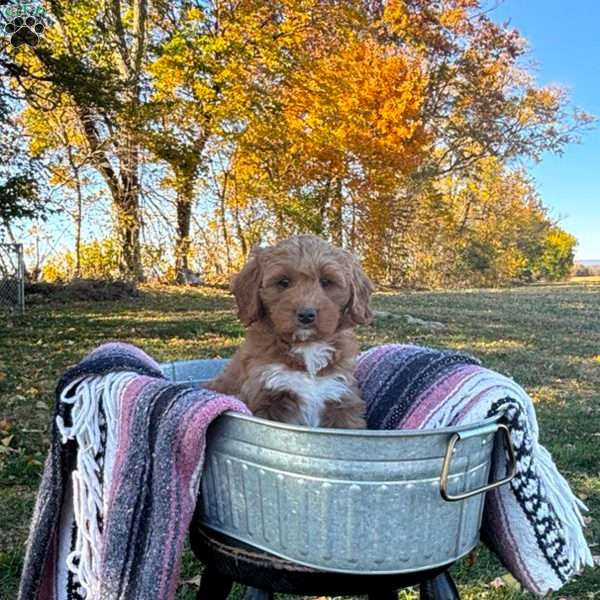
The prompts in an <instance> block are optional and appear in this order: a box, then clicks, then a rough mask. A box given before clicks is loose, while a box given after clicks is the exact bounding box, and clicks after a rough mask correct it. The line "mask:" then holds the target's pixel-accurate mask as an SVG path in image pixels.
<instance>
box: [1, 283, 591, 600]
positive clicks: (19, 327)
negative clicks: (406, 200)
mask: <svg viewBox="0 0 600 600" xmlns="http://www.w3.org/2000/svg"><path fill="white" fill-rule="evenodd" d="M375 305H376V308H377V309H379V310H382V311H388V312H392V313H397V314H399V315H403V314H406V313H410V314H411V315H413V316H416V317H420V318H421V319H425V320H435V321H441V322H442V323H444V324H445V326H446V327H445V329H443V330H435V331H432V330H428V329H424V328H421V327H418V326H415V325H408V324H407V323H406V322H405V321H403V320H401V319H398V320H396V319H388V320H385V321H381V322H378V323H375V324H374V325H373V326H370V327H364V328H362V329H361V330H360V332H359V334H360V342H361V345H362V347H363V348H369V347H371V346H373V345H376V344H381V343H386V342H396V341H403V342H412V343H418V344H426V345H434V346H444V347H450V348H456V349H460V350H465V351H468V352H471V353H473V354H475V355H477V356H478V357H480V358H481V359H482V360H483V361H484V362H485V364H486V365H488V366H490V367H491V368H494V369H497V370H499V371H502V372H503V373H507V374H509V375H511V376H512V377H514V378H515V379H516V380H517V381H518V382H520V383H521V384H522V385H523V386H524V387H525V388H526V389H527V390H528V392H529V393H530V394H531V395H532V397H533V398H534V400H535V402H536V407H537V411H538V416H539V420H540V426H541V436H542V442H543V443H544V444H546V445H547V447H548V448H549V449H550V451H551V452H552V453H553V455H554V457H555V459H556V461H557V463H558V465H559V467H560V468H561V470H562V472H563V474H564V475H565V476H566V477H567V478H568V480H569V481H570V482H571V484H572V485H573V487H574V489H575V491H576V492H577V493H578V494H579V496H580V497H582V498H584V499H585V502H586V503H587V504H588V506H589V508H590V513H589V516H588V522H589V526H588V528H587V536H588V539H589V540H590V543H591V544H592V550H593V554H595V555H600V442H599V440H600V437H599V436H600V310H599V308H600V277H598V278H579V279H578V280H576V281H575V282H572V283H570V284H562V285H536V286H531V287H521V288H514V289H508V290H483V291H475V290H473V291H471V290H470V291H462V292H458V291H453V292H434V293H420V292H419V293H410V294H379V295H377V296H376V299H375ZM0 318H2V317H0ZM242 334H243V331H242V328H241V327H240V325H239V323H238V321H237V319H236V318H235V315H234V310H233V302H232V300H231V298H230V297H228V296H225V295H224V294H223V293H222V292H217V291H214V290H209V289H198V290H185V291H182V290H180V289H177V288H163V289H152V288H146V289H145V290H144V291H143V293H142V296H141V297H140V298H137V299H131V300H128V301H119V302H118V303H110V302H104V303H86V302H79V303H75V304H72V305H58V304H49V305H39V306H35V307H29V308H28V309H27V312H26V314H25V316H24V317H23V318H18V319H17V320H15V321H14V322H6V321H4V322H3V321H0V513H1V515H2V519H0V598H2V599H7V600H8V599H12V598H14V597H15V595H16V589H17V584H18V576H19V572H20V568H21V562H22V559H23V551H24V542H25V538H26V533H27V524H28V521H29V518H30V515H31V510H32V506H33V500H34V494H35V490H36V486H37V484H38V481H39V477H40V472H41V466H42V461H43V459H44V456H45V452H46V447H47V426H48V421H49V414H50V412H49V411H50V406H51V405H52V402H53V398H52V390H53V388H54V384H55V381H56V379H57V377H58V376H59V375H60V374H61V372H62V371H63V370H64V369H65V368H66V367H67V366H69V365H70V364H73V363H74V362H76V361H77V360H78V359H80V358H81V357H82V356H83V354H84V353H85V352H87V351H89V350H90V349H92V348H93V347H94V346H96V345H98V344H99V343H101V342H103V341H106V340H109V339H116V338H117V339H124V340H127V341H129V342H132V343H134V344H137V345H139V346H140V347H142V348H143V349H144V350H146V351H147V352H149V353H150V354H152V355H153V356H154V357H156V358H157V359H158V360H159V361H166V360H173V359H185V358H197V357H204V356H217V355H218V356H229V355H231V354H232V353H233V351H234V349H235V347H236V346H237V345H238V344H239V342H240V340H241V338H242ZM198 572H199V570H198V567H197V564H196V563H195V561H194V560H193V558H192V557H191V555H190V554H189V553H188V554H186V557H185V560H184V569H183V577H182V581H183V582H186V581H187V582H188V583H182V585H181V587H180V589H179V592H178V596H177V598H178V600H192V599H193V598H194V593H195V589H196V588H195V583H194V581H193V580H192V578H194V577H195V576H196V575H197V574H198ZM454 574H455V576H456V579H457V581H458V582H459V584H460V591H461V594H462V598H464V599H466V600H479V599H485V600H487V599H489V600H501V599H502V600H516V599H525V598H532V597H531V596H529V595H527V594H524V593H522V592H520V591H518V589H515V588H514V587H513V585H512V584H511V582H510V580H500V581H498V580H497V578H498V577H501V576H503V575H504V574H505V571H504V569H503V568H502V567H501V566H500V565H499V564H498V562H497V561H496V560H495V559H494V558H493V556H491V555H490V554H489V553H488V552H487V551H486V550H485V549H484V548H480V549H479V550H478V553H477V555H476V556H475V557H472V558H471V560H469V561H467V560H465V561H463V562H462V563H461V564H459V565H458V566H457V567H456V568H455V569H454ZM494 580H496V584H495V585H494V586H491V585H490V583H491V582H493V581H494ZM497 586H499V587H497ZM238 597H239V593H238ZM416 597H417V596H416V595H415V594H414V593H412V592H405V593H403V594H402V595H401V596H400V598H404V599H409V598H410V599H414V598H416ZM552 598H554V599H556V600H557V599H558V598H569V599H577V600H593V599H598V600H600V569H596V570H595V571H593V570H587V571H586V572H585V574H584V575H583V576H582V577H581V578H579V579H578V580H577V581H575V582H574V583H572V584H571V585H569V586H568V587H566V588H565V589H564V590H562V591H561V593H560V594H555V595H554V596H552Z"/></svg>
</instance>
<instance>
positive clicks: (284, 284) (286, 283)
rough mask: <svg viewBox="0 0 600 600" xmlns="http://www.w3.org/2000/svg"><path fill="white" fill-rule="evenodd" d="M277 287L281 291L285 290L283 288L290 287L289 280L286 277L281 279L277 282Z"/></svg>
mask: <svg viewBox="0 0 600 600" xmlns="http://www.w3.org/2000/svg"><path fill="white" fill-rule="evenodd" d="M277 287H280V288H281V289H285V288H288V287H290V280H289V279H288V278H287V277H282V278H281V279H280V280H279V281H278V282H277Z"/></svg>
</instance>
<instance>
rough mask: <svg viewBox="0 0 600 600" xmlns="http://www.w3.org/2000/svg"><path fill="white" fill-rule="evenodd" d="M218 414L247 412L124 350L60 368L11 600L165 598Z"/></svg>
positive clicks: (102, 351) (105, 350) (170, 592)
mask: <svg viewBox="0 0 600 600" xmlns="http://www.w3.org/2000/svg"><path fill="white" fill-rule="evenodd" d="M226 410H237V411H243V412H247V409H246V408H245V405H243V404H242V403H241V402H240V401H238V400H236V399H234V398H231V397H227V396H223V395H219V394H216V393H214V392H209V391H207V390H201V389H198V388H194V387H192V386H191V385H185V384H174V383H171V382H169V381H167V380H166V379H165V378H164V376H163V375H162V373H161V371H160V368H159V366H158V364H157V363H156V362H154V360H152V359H151V358H150V357H149V356H147V355H146V354H144V353H143V352H142V351H140V350H138V349H137V348H134V347H133V346H129V345H127V344H119V343H113V344H106V345H104V346H100V347H99V348H98V349H97V350H95V351H93V352H92V353H91V354H89V355H88V356H87V357H86V358H85V359H84V360H83V361H82V362H81V363H79V364H78V365H77V366H76V367H74V368H72V369H70V370H69V371H67V372H66V373H65V375H64V376H63V377H62V379H61V380H60V382H59V384H58V388H57V403H56V409H55V419H54V425H53V430H52V437H51V446H50V452H49V455H48V458H47V460H46V464H45V467H44V474H43V477H42V482H41V484H40V488H39V491H38V496H37V502H36V507H35V511H34V515H33V520H32V523H31V532H30V536H29V541H28V545H27V553H26V557H25V565H24V569H23V574H22V577H21V586H20V590H19V596H18V598H19V600H83V599H87V600H167V599H169V598H173V597H174V596H175V589H176V586H177V580H178V573H179V562H180V557H181V552H182V548H183V543H184V540H185V537H186V534H187V530H188V527H189V524H190V521H191V518H192V515H193V511H194V507H195V504H196V496H197V491H198V484H199V480H200V475H201V471H202V463H203V454H204V440H205V432H206V429H207V427H208V425H209V424H210V423H211V421H212V420H213V419H215V418H216V417H217V416H218V415H220V414H221V413H222V412H224V411H226Z"/></svg>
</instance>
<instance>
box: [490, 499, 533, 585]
mask: <svg viewBox="0 0 600 600" xmlns="http://www.w3.org/2000/svg"><path fill="white" fill-rule="evenodd" d="M510 493H512V491H509V490H494V491H493V492H490V493H488V494H487V496H486V498H485V506H484V512H483V515H484V521H485V523H484V524H483V529H485V531H491V532H493V544H494V545H495V546H499V547H497V548H496V549H495V550H494V552H495V553H496V554H497V556H501V557H502V561H503V562H504V563H506V567H507V568H508V569H509V571H510V572H511V573H512V574H513V575H518V579H519V581H520V582H521V583H522V584H523V586H524V587H525V588H527V589H529V590H535V589H538V586H537V585H536V583H535V580H534V578H533V577H532V576H531V573H530V572H529V569H528V568H527V564H526V563H525V562H523V561H522V560H521V555H522V551H521V550H520V549H519V543H518V542H517V541H516V540H515V538H514V536H513V532H512V530H511V528H510V527H509V519H508V516H507V515H506V513H505V510H504V509H505V504H506V502H505V501H502V500H501V494H510ZM512 520H513V521H514V520H515V519H514V517H513V519H512Z"/></svg>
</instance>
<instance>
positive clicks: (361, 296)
mask: <svg viewBox="0 0 600 600" xmlns="http://www.w3.org/2000/svg"><path fill="white" fill-rule="evenodd" d="M349 258H350V300H349V302H348V304H347V305H346V309H345V311H344V313H345V314H344V318H343V321H342V325H343V326H346V327H353V326H354V325H364V324H366V323H370V322H371V321H372V319H373V312H372V311H371V306H370V302H371V294H372V293H373V290H374V289H375V288H374V287H373V284H372V283H371V280H370V279H369V278H368V277H367V276H366V274H365V272H364V271H363V270H362V268H361V266H360V264H359V262H358V261H357V260H356V258H354V256H352V255H349Z"/></svg>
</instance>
